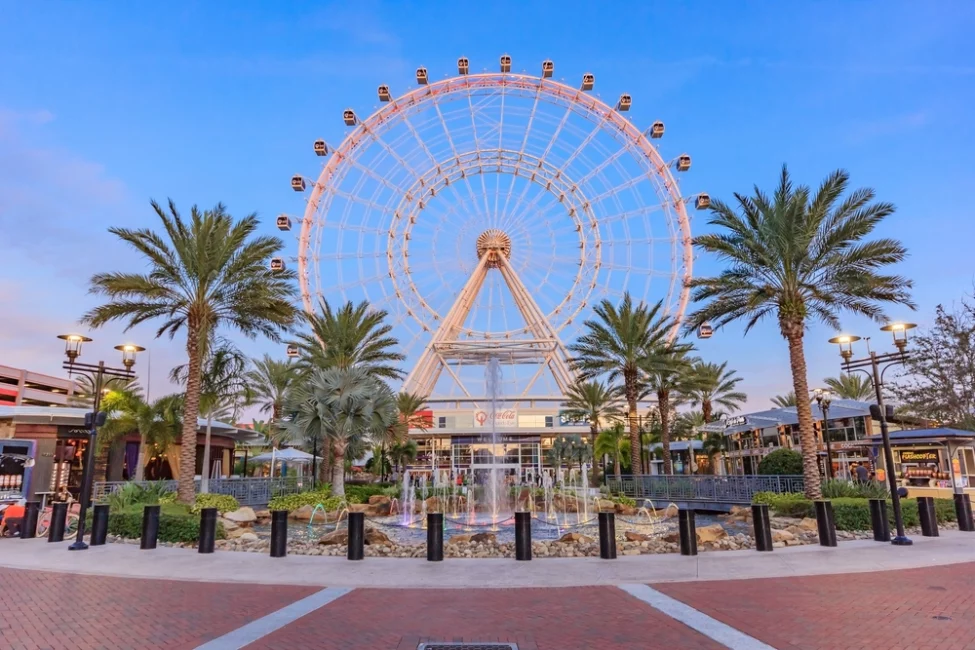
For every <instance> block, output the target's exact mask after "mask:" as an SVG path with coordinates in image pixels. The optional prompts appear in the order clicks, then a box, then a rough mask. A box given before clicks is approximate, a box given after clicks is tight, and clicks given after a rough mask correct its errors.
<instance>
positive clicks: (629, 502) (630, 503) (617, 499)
mask: <svg viewBox="0 0 975 650" xmlns="http://www.w3.org/2000/svg"><path fill="white" fill-rule="evenodd" d="M609 500H610V501H612V502H613V503H618V504H619V505H621V506H626V507H628V508H635V507H636V500H635V499H631V498H630V497H628V496H624V495H622V494H618V495H613V496H611V497H610V498H609Z"/></svg>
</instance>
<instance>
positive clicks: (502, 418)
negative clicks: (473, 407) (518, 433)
mask: <svg viewBox="0 0 975 650" xmlns="http://www.w3.org/2000/svg"><path fill="white" fill-rule="evenodd" d="M474 426H475V427H487V428H490V427H491V413H490V412H489V411H484V410H481V411H474ZM494 426H495V427H496V428H498V429H514V428H515V427H516V426H518V411H516V410H515V409H505V410H503V411H495V412H494Z"/></svg>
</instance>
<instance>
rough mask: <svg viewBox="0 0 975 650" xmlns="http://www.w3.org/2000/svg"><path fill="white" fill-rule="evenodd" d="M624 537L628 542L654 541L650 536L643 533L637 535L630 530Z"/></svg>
mask: <svg viewBox="0 0 975 650" xmlns="http://www.w3.org/2000/svg"><path fill="white" fill-rule="evenodd" d="M623 537H624V538H625V539H626V541H628V542H649V541H650V540H652V539H653V537H652V536H650V535H644V534H643V533H635V532H633V531H632V530H628V531H626V532H625V533H623Z"/></svg>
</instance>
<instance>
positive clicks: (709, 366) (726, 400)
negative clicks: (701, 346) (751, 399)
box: [687, 360, 748, 422]
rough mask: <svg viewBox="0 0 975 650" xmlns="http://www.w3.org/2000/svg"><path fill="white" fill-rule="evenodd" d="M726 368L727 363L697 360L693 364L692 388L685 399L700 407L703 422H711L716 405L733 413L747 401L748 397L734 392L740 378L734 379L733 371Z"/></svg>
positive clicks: (739, 392)
mask: <svg viewBox="0 0 975 650" xmlns="http://www.w3.org/2000/svg"><path fill="white" fill-rule="evenodd" d="M727 368H728V362H727V361H725V362H724V363H721V364H718V363H708V362H704V361H701V360H698V361H697V362H695V363H694V367H693V368H692V372H693V374H694V386H693V387H692V388H691V389H690V390H689V391H688V393H687V397H689V398H690V400H691V402H693V403H694V404H697V405H699V406H700V407H701V415H702V416H703V417H704V421H705V422H712V421H713V418H714V406H715V405H716V404H717V405H718V406H722V407H724V408H726V409H728V411H731V412H733V411H737V410H738V409H739V408H741V406H742V404H744V403H745V400H747V399H748V395H746V394H745V393H742V392H741V391H737V390H735V386H737V385H738V383H739V382H740V381H741V380H742V378H741V377H736V376H735V371H734V370H728V369H727Z"/></svg>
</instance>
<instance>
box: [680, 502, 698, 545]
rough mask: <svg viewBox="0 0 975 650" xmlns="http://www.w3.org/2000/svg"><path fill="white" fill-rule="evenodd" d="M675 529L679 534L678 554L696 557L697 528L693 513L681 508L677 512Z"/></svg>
mask: <svg viewBox="0 0 975 650" xmlns="http://www.w3.org/2000/svg"><path fill="white" fill-rule="evenodd" d="M677 528H678V531H679V532H680V554H681V555H697V526H696V525H695V524H694V511H693V510H684V509H683V508H681V509H680V510H678V511H677Z"/></svg>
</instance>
